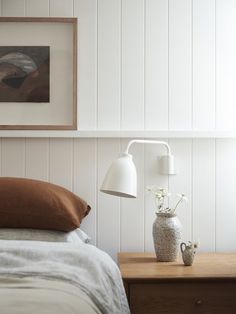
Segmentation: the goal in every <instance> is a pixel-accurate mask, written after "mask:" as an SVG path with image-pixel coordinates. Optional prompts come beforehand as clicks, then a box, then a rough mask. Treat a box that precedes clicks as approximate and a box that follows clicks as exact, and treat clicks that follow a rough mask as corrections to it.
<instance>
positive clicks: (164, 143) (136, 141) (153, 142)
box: [125, 140, 171, 156]
mask: <svg viewBox="0 0 236 314" xmlns="http://www.w3.org/2000/svg"><path fill="white" fill-rule="evenodd" d="M134 143H139V144H161V145H164V146H165V147H166V148H167V154H168V156H170V155H171V149H170V145H169V144H168V143H167V142H164V141H152V140H131V141H130V142H129V143H128V145H127V147H126V150H125V153H126V154H128V153H129V149H130V146H131V145H132V144H134Z"/></svg>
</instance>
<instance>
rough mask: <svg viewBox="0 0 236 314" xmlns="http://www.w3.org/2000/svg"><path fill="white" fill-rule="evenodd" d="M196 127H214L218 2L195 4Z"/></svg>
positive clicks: (206, 0)
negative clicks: (216, 3) (216, 6)
mask: <svg viewBox="0 0 236 314" xmlns="http://www.w3.org/2000/svg"><path fill="white" fill-rule="evenodd" d="M193 128H194V129H201V130H207V129H210V130H213V129H214V128H215V0H194V1H193Z"/></svg>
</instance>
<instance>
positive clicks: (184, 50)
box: [169, 0, 192, 130]
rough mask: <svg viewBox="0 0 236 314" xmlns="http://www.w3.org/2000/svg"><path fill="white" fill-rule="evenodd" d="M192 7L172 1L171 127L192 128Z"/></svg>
mask: <svg viewBox="0 0 236 314" xmlns="http://www.w3.org/2000/svg"><path fill="white" fill-rule="evenodd" d="M191 29H192V6H191V1H189V0H178V1H176V0H170V1H169V127H170V129H173V130H189V129H191V128H192V65H191V59H192V41H191V34H192V30H191Z"/></svg>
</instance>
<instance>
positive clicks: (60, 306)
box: [0, 240, 130, 314]
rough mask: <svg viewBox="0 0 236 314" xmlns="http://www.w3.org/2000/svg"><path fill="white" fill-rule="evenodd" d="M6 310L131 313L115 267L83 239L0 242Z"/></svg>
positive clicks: (0, 291) (1, 298)
mask: <svg viewBox="0 0 236 314" xmlns="http://www.w3.org/2000/svg"><path fill="white" fill-rule="evenodd" d="M0 309H1V314H2V313H4V314H5V313H10V314H18V313H24V314H31V313H34V314H37V313H50V314H54V313H57V314H60V313H64V314H66V313H70V314H79V313H82V314H90V313H91V314H94V313H103V314H116V313H117V314H129V313H130V311H129V307H128V303H127V298H126V295H125V291H124V287H123V282H122V278H121V275H120V271H119V269H118V267H117V265H116V264H115V263H114V262H113V260H112V259H111V258H110V257H109V256H108V255H107V254H106V253H105V252H103V251H101V250H99V249H97V248H96V247H94V246H93V245H89V244H85V243H82V242H81V243H77V244H74V243H55V242H40V241H17V240H12V241H11V240H0Z"/></svg>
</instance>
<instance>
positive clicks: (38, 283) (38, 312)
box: [0, 277, 101, 314]
mask: <svg viewBox="0 0 236 314" xmlns="http://www.w3.org/2000/svg"><path fill="white" fill-rule="evenodd" d="M0 281H1V284H0V296H1V297H0V305H1V309H0V313H1V314H25V313H31V314H65V313H77V314H101V311H100V310H99V309H98V308H97V306H96V305H95V304H94V303H93V302H92V301H91V300H90V298H89V297H88V296H87V295H86V294H85V293H84V292H83V291H81V289H80V288H78V287H75V286H73V285H71V284H69V283H67V282H62V281H52V280H50V281H49V280H48V279H40V278H30V277H27V278H1V277H0ZM26 300H27V302H26Z"/></svg>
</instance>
